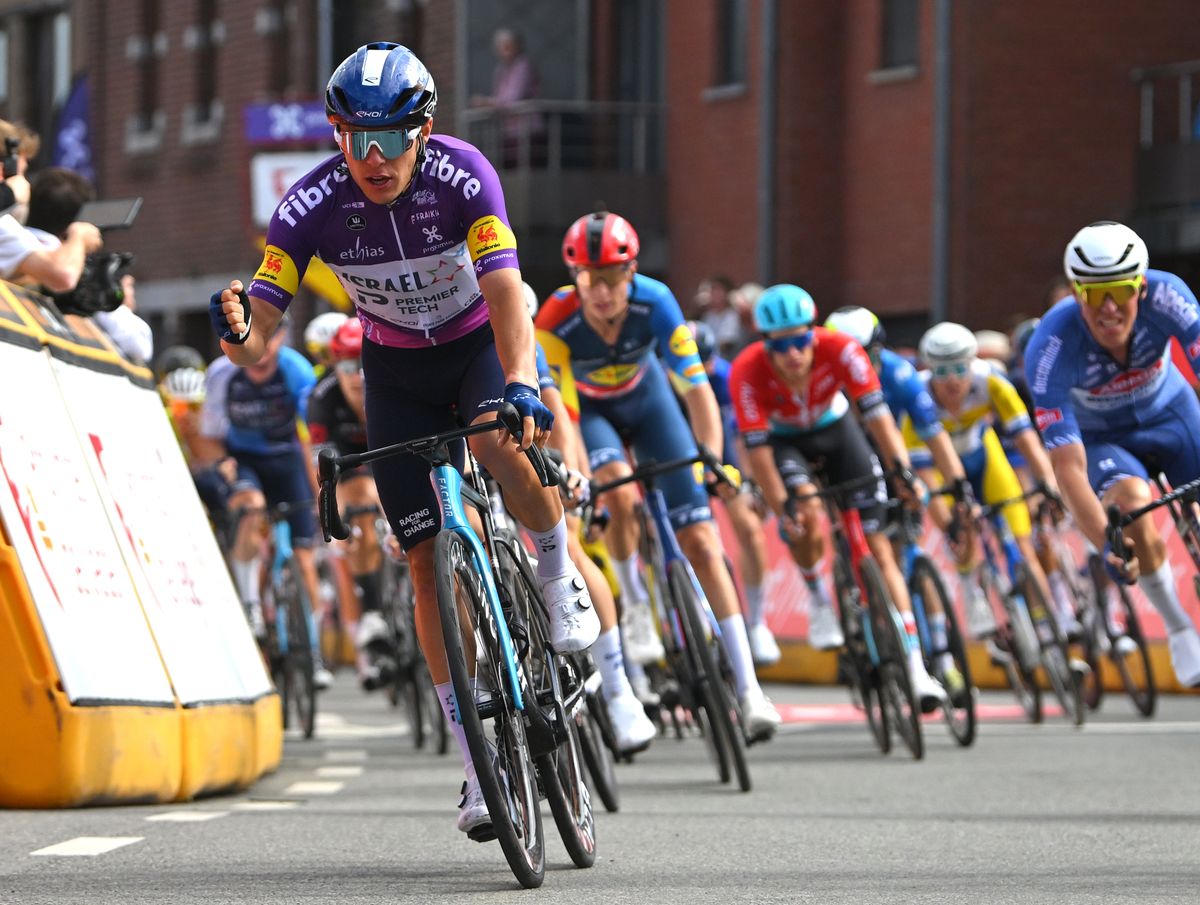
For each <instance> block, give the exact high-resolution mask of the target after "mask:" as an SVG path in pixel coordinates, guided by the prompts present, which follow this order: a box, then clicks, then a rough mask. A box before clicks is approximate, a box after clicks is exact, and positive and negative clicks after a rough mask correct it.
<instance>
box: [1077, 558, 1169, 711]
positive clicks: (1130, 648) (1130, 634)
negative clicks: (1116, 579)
mask: <svg viewBox="0 0 1200 905" xmlns="http://www.w3.org/2000/svg"><path fill="white" fill-rule="evenodd" d="M1092 580H1093V582H1094V584H1095V588H1096V601H1097V605H1096V618H1097V620H1098V621H1099V624H1098V625H1097V628H1096V631H1097V633H1098V634H1099V635H1100V636H1102V637H1104V638H1105V639H1106V642H1107V643H1106V645H1105V646H1106V647H1107V648H1108V657H1109V659H1110V660H1111V661H1112V664H1113V666H1115V667H1116V668H1117V674H1118V675H1119V676H1120V677H1121V685H1122V686H1124V688H1125V693H1126V694H1127V695H1129V699H1130V700H1131V701H1133V706H1134V707H1135V708H1137V711H1138V713H1140V714H1141V715H1142V716H1153V715H1154V710H1155V707H1156V706H1157V704H1158V687H1157V685H1155V682H1154V669H1153V667H1151V665H1150V650H1149V648H1148V647H1147V645H1146V636H1145V635H1144V634H1143V633H1142V623H1141V620H1140V619H1139V618H1138V614H1137V610H1136V609H1135V608H1134V605H1133V599H1132V598H1131V597H1130V596H1129V590H1128V589H1127V588H1126V587H1125V586H1124V585H1120V584H1112V583H1111V582H1110V581H1109V579H1108V575H1107V574H1106V573H1105V572H1104V566H1103V564H1102V563H1101V562H1100V558H1099V557H1096V558H1095V559H1094V561H1093V563H1092ZM1110 587H1111V588H1112V590H1113V591H1114V593H1115V600H1114V601H1113V606H1112V609H1113V612H1112V613H1111V614H1110V613H1109V612H1108V606H1107V602H1108V596H1107V591H1108V589H1109V588H1110ZM1122 626H1123V628H1122ZM1122 639H1125V640H1122Z"/></svg>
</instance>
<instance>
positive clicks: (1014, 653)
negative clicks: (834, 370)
mask: <svg viewBox="0 0 1200 905" xmlns="http://www.w3.org/2000/svg"><path fill="white" fill-rule="evenodd" d="M981 578H982V581H981V584H982V586H983V591H984V593H985V594H986V595H987V596H988V598H989V599H992V598H996V597H1000V598H1001V599H1002V601H1003V606H1002V611H1003V612H1004V614H1005V616H1006V619H1005V621H1004V623H1003V624H1001V625H999V626H997V628H996V645H997V647H998V648H999V650H998V653H999V654H1000V660H999V661H998V665H999V666H1000V667H1001V668H1002V669H1003V670H1004V675H1005V677H1006V678H1007V679H1008V686H1009V688H1011V689H1012V690H1013V694H1015V695H1016V697H1017V703H1018V704H1020V705H1021V709H1022V710H1024V711H1025V716H1026V717H1028V718H1029V722H1031V723H1040V722H1041V721H1042V689H1041V686H1039V685H1038V683H1037V681H1036V680H1035V678H1034V674H1033V669H1034V668H1035V667H1033V666H1031V665H1028V664H1026V663H1025V662H1024V661H1023V655H1022V653H1021V645H1020V644H1019V643H1018V640H1017V632H1018V629H1017V628H1015V627H1014V626H1016V625H1017V624H1018V623H1019V625H1020V629H1019V631H1020V632H1021V635H1022V637H1027V638H1028V639H1029V643H1035V642H1036V639H1037V634H1036V632H1035V631H1034V628H1033V623H1032V622H1031V621H1030V619H1029V613H1028V611H1027V610H1026V609H1025V607H1024V605H1023V604H1022V603H1021V602H1020V601H1018V600H1017V599H1015V595H1013V594H1011V593H1010V594H1006V595H1002V594H1001V592H1000V589H999V588H998V587H996V582H995V578H994V576H993V575H992V573H991V571H990V570H989V569H984V570H983V574H982V576H981ZM994 609H995V607H994V606H993V610H994ZM1030 653H1032V652H1030Z"/></svg>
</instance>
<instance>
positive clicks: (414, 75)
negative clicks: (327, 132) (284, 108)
mask: <svg viewBox="0 0 1200 905" xmlns="http://www.w3.org/2000/svg"><path fill="white" fill-rule="evenodd" d="M436 109H437V87H436V86H435V85H434V83H433V76H432V75H430V74H429V70H428V69H426V68H425V64H424V63H422V62H421V61H420V60H419V59H417V55H416V54H415V53H413V52H412V51H411V50H409V49H408V48H407V47H404V46H403V45H401V44H393V43H391V42H390V41H376V42H375V43H372V44H364V45H363V46H362V47H360V48H358V50H356V51H354V53H352V54H350V56H348V57H346V59H344V60H342V63H341V65H340V66H338V68H337V69H335V70H334V71H333V75H331V76H330V77H329V84H328V85H326V87H325V113H326V114H327V115H328V116H329V121H330V122H331V123H335V124H338V125H345V126H355V127H357V128H365V129H372V128H397V127H410V128H411V127H415V126H423V125H425V123H426V121H427V120H429V119H432V118H433V113H434V110H436Z"/></svg>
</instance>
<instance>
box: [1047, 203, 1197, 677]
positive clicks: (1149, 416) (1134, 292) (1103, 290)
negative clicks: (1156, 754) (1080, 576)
mask: <svg viewBox="0 0 1200 905" xmlns="http://www.w3.org/2000/svg"><path fill="white" fill-rule="evenodd" d="M1148 257H1149V256H1148V253H1147V251H1146V244H1145V243H1144V242H1143V241H1142V240H1141V238H1140V237H1139V236H1138V235H1137V233H1135V232H1134V231H1133V230H1131V229H1130V228H1129V227H1127V226H1123V225H1122V224H1120V223H1112V222H1109V221H1104V222H1100V223H1093V224H1091V225H1089V226H1086V227H1084V228H1083V229H1081V230H1080V231H1079V232H1078V233H1076V235H1075V237H1074V238H1073V239H1072V240H1071V242H1070V244H1069V245H1068V246H1067V250H1066V254H1065V256H1064V260H1063V263H1064V268H1065V270H1066V275H1067V279H1068V280H1070V281H1071V282H1072V284H1073V287H1074V290H1075V298H1072V299H1063V300H1062V301H1060V302H1059V303H1058V304H1056V305H1055V306H1054V307H1053V308H1051V309H1050V311H1049V312H1047V313H1046V316H1045V317H1043V318H1042V321H1041V323H1040V324H1039V325H1038V327H1037V329H1036V330H1035V331H1034V334H1033V337H1032V338H1031V339H1030V340H1029V346H1028V348H1027V349H1026V352H1025V373H1026V376H1027V377H1028V379H1029V390H1030V393H1031V394H1032V396H1033V400H1034V403H1035V405H1036V407H1037V423H1038V427H1039V428H1040V430H1041V432H1042V437H1043V440H1044V442H1045V445H1046V448H1047V449H1048V450H1049V452H1050V462H1051V465H1052V466H1053V467H1054V473H1055V476H1056V477H1057V478H1058V483H1059V486H1060V487H1061V488H1062V492H1063V496H1064V497H1065V499H1066V502H1067V505H1068V506H1069V508H1070V510H1071V515H1072V516H1073V517H1074V519H1075V523H1076V525H1078V526H1079V530H1080V531H1081V532H1083V534H1084V536H1085V537H1086V538H1087V539H1088V540H1089V541H1090V542H1091V543H1092V544H1093V545H1094V546H1095V547H1096V548H1097V549H1101V548H1103V549H1104V552H1105V565H1106V567H1107V568H1108V570H1109V572H1110V573H1111V574H1112V575H1113V577H1114V578H1116V579H1118V580H1121V581H1124V582H1126V583H1132V582H1133V581H1135V580H1137V582H1138V584H1139V585H1140V586H1141V588H1142V590H1143V591H1144V592H1145V594H1146V596H1147V597H1148V598H1149V599H1150V601H1151V603H1153V604H1154V606H1155V608H1157V610H1158V612H1159V613H1160V614H1161V615H1162V618H1163V623H1164V624H1165V625H1166V628H1167V632H1168V641H1169V646H1170V651H1171V663H1172V665H1173V666H1174V668H1175V674H1176V675H1177V676H1178V677H1179V681H1180V682H1181V683H1183V684H1184V685H1197V684H1200V637H1198V636H1197V634H1196V627H1195V625H1194V624H1193V623H1192V620H1191V618H1190V617H1189V616H1188V614H1187V613H1186V612H1185V611H1184V609H1183V607H1182V605H1181V604H1180V601H1179V596H1178V593H1177V591H1176V589H1175V576H1174V574H1173V573H1172V570H1171V563H1170V561H1169V560H1168V559H1167V549H1166V544H1165V543H1164V541H1163V539H1162V536H1161V535H1160V534H1159V531H1158V529H1157V528H1156V527H1155V525H1154V522H1153V521H1152V520H1151V519H1149V518H1146V517H1142V518H1140V519H1138V520H1137V521H1135V522H1134V523H1133V524H1132V525H1130V526H1129V538H1130V539H1131V541H1132V544H1131V546H1132V547H1133V550H1134V552H1135V554H1136V555H1135V557H1134V558H1133V559H1131V560H1130V561H1129V563H1127V564H1123V563H1122V562H1121V559H1120V557H1118V556H1117V555H1115V554H1114V553H1113V551H1112V550H1110V549H1109V548H1108V546H1107V544H1106V543H1105V525H1106V519H1105V514H1104V513H1105V509H1106V507H1107V506H1109V505H1111V504H1116V505H1117V506H1119V507H1120V509H1121V510H1122V511H1123V512H1128V511H1130V510H1132V509H1137V508H1138V507H1140V506H1143V505H1145V504H1146V503H1148V502H1150V498H1151V490H1150V484H1149V480H1148V479H1149V472H1148V470H1147V465H1148V464H1151V465H1153V467H1154V468H1155V469H1157V470H1161V471H1162V472H1163V473H1164V474H1165V475H1166V476H1167V479H1168V480H1169V481H1170V482H1171V483H1172V484H1182V483H1185V482H1187V481H1190V480H1193V479H1195V478H1197V477H1200V439H1198V438H1197V437H1196V435H1195V425H1196V424H1197V423H1200V402H1197V399H1196V395H1195V393H1193V392H1192V390H1191V388H1190V387H1189V386H1188V384H1187V382H1186V381H1185V380H1184V379H1183V377H1182V375H1181V374H1179V372H1178V371H1177V370H1176V369H1175V368H1173V367H1172V366H1171V349H1170V342H1171V338H1172V337H1174V338H1176V339H1178V340H1179V343H1180V345H1181V346H1182V347H1183V349H1184V350H1185V352H1186V353H1187V356H1188V360H1189V361H1190V363H1191V365H1192V369H1193V370H1194V371H1195V372H1196V373H1197V374H1200V305H1198V304H1197V302H1196V297H1195V296H1194V295H1193V294H1192V291H1191V290H1190V289H1189V288H1188V287H1187V285H1186V284H1185V283H1184V282H1183V280H1181V279H1180V278H1179V277H1177V276H1176V275H1175V274H1173V273H1166V272H1164V271H1161V270H1148V269H1147V266H1148ZM1139 574H1140V578H1139V577H1138V576H1139Z"/></svg>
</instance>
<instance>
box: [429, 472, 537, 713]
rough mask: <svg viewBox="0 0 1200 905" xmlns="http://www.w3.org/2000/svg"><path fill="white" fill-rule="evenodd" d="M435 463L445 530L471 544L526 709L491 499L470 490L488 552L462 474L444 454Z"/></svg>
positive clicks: (513, 688)
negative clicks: (499, 576)
mask: <svg viewBox="0 0 1200 905" xmlns="http://www.w3.org/2000/svg"><path fill="white" fill-rule="evenodd" d="M431 464H432V466H433V467H432V469H431V471H430V480H431V481H432V482H433V489H434V491H435V492H436V493H437V497H438V500H439V502H440V503H441V506H442V530H443V531H453V532H454V533H455V534H457V535H458V536H459V537H461V538H462V539H463V540H465V541H466V542H467V547H468V548H469V549H470V551H471V556H472V558H473V559H474V561H475V568H476V570H477V571H478V573H479V574H480V575H482V576H483V586H484V587H483V590H484V596H485V597H486V598H487V601H488V607H487V616H488V618H489V619H490V620H491V629H492V631H494V632H495V634H496V638H497V639H499V641H500V651H501V653H502V654H503V656H504V674H505V676H506V678H507V679H508V686H509V691H510V693H511V695H512V702H513V706H514V707H515V708H516V709H517V710H524V709H525V694H524V689H525V680H524V677H523V676H522V674H521V669H520V665H519V663H518V661H517V649H516V646H515V645H514V644H513V640H512V635H510V634H509V631H508V622H507V620H506V619H505V616H504V607H503V605H502V604H501V602H500V592H499V591H498V590H497V588H496V578H495V575H494V574H493V571H492V563H494V562H496V555H495V551H494V550H492V549H490V547H491V544H490V538H491V521H492V515H491V511H490V509H489V507H488V506H487V505H486V500H487V497H486V496H485V495H483V494H481V493H480V492H479V489H478V488H475V487H472V488H470V490H471V491H472V493H473V494H475V495H478V496H479V497H480V499H479V500H477V501H473V502H476V503H479V502H483V503H484V505H481V506H479V511H480V516H481V517H482V518H483V520H484V536H485V537H486V538H488V539H489V544H488V549H485V547H484V544H483V542H481V541H480V539H479V537H478V536H477V535H476V534H475V531H474V529H473V528H472V527H471V525H470V523H468V521H467V518H466V512H465V510H464V509H463V503H462V498H463V494H464V491H465V490H466V489H467V488H466V487H465V485H464V484H463V478H462V475H460V474H459V473H458V470H457V469H456V468H455V467H454V466H453V465H451V464H450V462H449V458H448V457H446V458H445V459H443V458H442V457H441V456H440V455H438V456H435V457H434V458H433V459H432V460H431ZM489 554H490V555H489ZM460 720H461V717H460Z"/></svg>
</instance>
